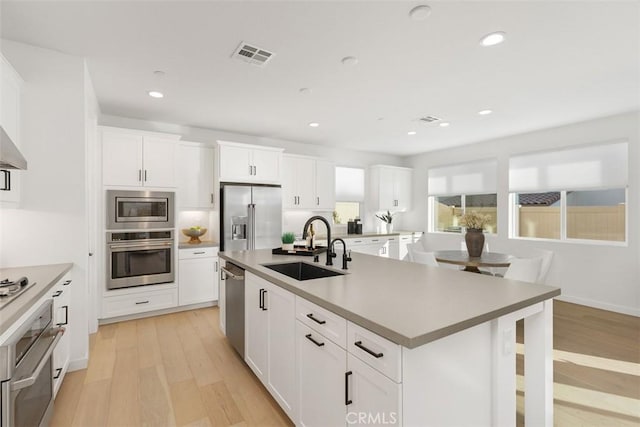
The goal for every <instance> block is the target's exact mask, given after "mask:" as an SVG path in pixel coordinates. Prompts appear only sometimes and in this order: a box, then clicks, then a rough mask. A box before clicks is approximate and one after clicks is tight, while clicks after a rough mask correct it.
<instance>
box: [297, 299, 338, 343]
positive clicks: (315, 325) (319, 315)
mask: <svg viewBox="0 0 640 427" xmlns="http://www.w3.org/2000/svg"><path fill="white" fill-rule="evenodd" d="M296 318H297V319H298V320H300V321H301V322H302V323H304V324H305V325H307V326H308V327H310V328H311V329H313V330H315V331H316V332H318V333H320V334H322V335H324V336H325V337H326V338H328V339H330V340H331V341H333V342H334V343H336V344H338V345H339V346H340V347H342V348H344V349H346V348H347V321H346V320H345V319H344V318H342V317H340V316H338V315H337V314H334V313H332V312H330V311H329V310H327V309H324V308H322V307H320V306H318V305H316V304H314V303H312V302H310V301H307V300H306V299H304V298H300V297H296Z"/></svg>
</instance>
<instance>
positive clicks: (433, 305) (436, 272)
mask: <svg viewBox="0 0 640 427" xmlns="http://www.w3.org/2000/svg"><path fill="white" fill-rule="evenodd" d="M219 255H220V257H221V258H223V259H225V260H228V261H231V262H233V263H235V264H237V265H239V266H240V267H243V268H244V269H246V270H248V271H251V272H252V273H254V274H255V275H257V276H260V277H262V278H264V279H266V280H268V281H270V282H272V283H274V284H276V285H278V286H280V287H282V288H284V289H286V290H288V291H291V292H293V293H294V294H296V295H299V296H301V297H303V298H305V299H307V300H309V301H311V302H313V303H315V304H318V305H319V306H321V307H324V308H326V309H327V310H329V311H332V312H334V313H336V314H338V315H340V316H342V317H344V318H346V319H347V320H350V321H352V322H353V323H356V324H358V325H360V326H362V327H364V328H366V329H369V330H370V331H372V332H375V333H377V334H378V335H380V336H383V337H385V338H387V339H389V340H390V341H393V342H395V343H397V344H400V345H402V346H404V347H407V348H415V347H418V346H421V345H423V344H426V343H428V342H431V341H435V340H437V339H439V338H442V337H445V336H448V335H451V334H454V333H456V332H459V331H461V330H464V329H467V328H470V327H472V326H475V325H478V324H480V323H484V322H486V321H489V320H492V319H495V318H497V317H499V316H502V315H504V314H507V313H510V312H513V311H516V310H519V309H521V308H524V307H527V306H530V305H533V304H535V303H537V302H540V301H544V300H547V299H550V298H553V297H555V296H558V295H560V289H559V288H556V287H552V286H545V285H537V284H532V283H524V282H518V281H515V280H507V279H503V278H499V277H493V276H487V275H482V274H475V273H468V272H463V271H455V270H451V269H446V268H439V267H429V266H425V265H422V264H416V263H410V262H404V261H398V260H395V259H388V258H382V257H377V256H372V255H365V254H360V253H353V254H352V255H351V256H352V258H353V261H352V262H350V263H349V270H348V274H346V275H344V276H334V277H328V278H324V279H315V280H307V281H301V282H299V281H297V280H295V279H291V278H289V277H287V276H284V275H282V274H279V273H276V272H275V271H273V270H270V269H267V268H265V267H263V266H262V264H275V263H282V262H290V261H304V262H310V261H311V260H307V259H303V258H302V257H296V256H283V255H272V254H271V250H269V249H266V250H265V249H263V250H257V251H234V252H221V253H220V254H219ZM320 261H321V262H320V264H319V265H320V266H324V261H325V257H324V256H320ZM334 264H336V265H335V266H334V267H335V268H334V269H336V270H337V271H342V270H340V265H341V261H340V260H339V259H337V258H336V259H334Z"/></svg>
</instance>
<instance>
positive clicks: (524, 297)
mask: <svg viewBox="0 0 640 427" xmlns="http://www.w3.org/2000/svg"><path fill="white" fill-rule="evenodd" d="M220 257H221V258H222V259H224V260H227V261H230V262H232V263H234V264H235V265H237V266H239V267H241V268H243V269H245V270H246V271H247V272H248V273H247V275H246V276H247V287H246V289H247V291H246V292H247V293H246V297H245V301H246V302H247V306H246V308H245V328H246V329H245V330H246V331H247V336H246V338H245V343H246V344H247V347H248V349H247V355H246V357H245V360H246V361H247V363H248V364H249V366H250V367H252V369H254V372H256V366H252V364H254V363H253V361H252V360H251V354H250V351H249V349H250V347H251V343H250V341H251V337H252V331H251V330H250V328H251V325H252V319H251V312H252V311H251V310H252V308H253V307H251V305H255V304H253V303H254V301H253V300H252V298H253V296H252V295H251V286H249V283H250V282H252V281H253V282H256V283H258V286H259V287H260V293H259V296H258V299H257V300H256V302H257V303H258V307H259V308H260V310H262V311H264V310H265V308H264V307H265V306H267V305H268V304H267V302H266V301H270V299H269V298H270V297H269V298H267V297H266V296H265V295H266V294H267V293H268V291H265V289H273V290H274V291H275V290H282V292H286V293H287V294H289V293H290V294H291V295H292V297H289V296H286V295H285V297H283V299H282V302H283V304H284V303H285V302H286V301H287V298H288V300H295V303H293V304H295V308H294V313H293V318H292V319H291V322H293V324H294V325H293V326H292V327H289V326H286V327H285V328H284V329H283V330H281V331H280V333H279V335H275V334H274V335H273V337H276V338H277V341H278V343H279V344H278V345H280V344H282V343H283V342H284V341H283V340H284V338H283V337H285V336H286V335H287V334H288V333H293V334H294V335H295V336H296V338H295V340H296V341H295V349H296V350H295V354H296V357H295V360H294V359H293V356H292V359H291V362H292V366H293V365H295V366H298V368H297V371H296V372H295V375H294V376H293V377H294V385H293V386H292V387H293V388H292V389H290V390H289V393H292V394H295V395H296V398H289V399H288V401H287V399H284V398H283V396H282V393H278V390H276V389H275V388H274V387H271V388H270V387H269V386H267V388H268V389H269V390H270V391H271V392H272V394H274V397H275V398H276V400H277V401H278V402H279V403H280V404H281V406H283V409H285V412H287V413H288V414H289V416H290V417H292V419H293V420H294V421H295V422H296V423H300V424H301V423H304V424H309V423H308V422H305V420H304V419H303V418H304V416H308V415H309V414H310V413H312V412H313V411H311V410H305V405H304V401H305V399H304V396H302V397H301V393H302V391H303V390H301V388H304V387H303V386H304V381H303V378H302V377H304V375H305V373H304V371H301V370H300V365H301V364H303V361H304V360H305V359H304V357H302V356H301V355H302V354H304V351H303V350H301V349H300V342H301V340H300V336H302V338H303V339H304V338H307V341H308V340H310V336H311V334H310V333H307V334H304V335H300V334H299V333H298V334H297V335H296V331H297V329H299V328H301V327H302V328H304V327H306V326H309V327H312V330H313V331H314V332H317V333H321V331H320V330H319V329H317V328H319V326H317V324H320V323H319V322H318V321H317V318H318V317H319V316H320V317H322V316H323V315H324V316H326V317H331V316H335V317H336V319H338V320H337V321H338V322H339V321H340V320H339V319H343V320H344V321H345V323H346V329H347V332H346V338H345V340H344V344H345V347H346V350H347V351H348V352H349V353H348V357H351V352H352V351H353V354H354V355H356V356H357V357H356V358H360V359H362V360H363V361H364V362H365V363H366V364H367V365H369V366H371V367H373V368H376V369H378V370H379V371H380V372H382V373H383V374H384V375H386V377H388V378H389V379H391V380H392V381H393V382H395V384H397V394H398V395H399V397H398V399H399V400H398V402H397V404H396V405H395V407H397V409H398V412H399V413H398V414H396V415H395V416H394V417H393V418H394V420H395V423H396V424H403V425H494V426H497V425H515V420H516V409H515V398H516V394H515V384H516V376H515V322H516V321H517V320H519V319H522V318H524V319H525V336H526V338H525V339H526V342H527V346H526V358H525V363H526V365H525V370H526V372H527V378H526V382H525V396H526V397H525V411H526V414H527V415H526V420H527V423H529V424H531V425H552V424H553V413H552V404H553V396H552V385H553V379H552V378H553V375H552V353H551V351H552V298H553V297H555V296H557V295H559V294H560V290H559V289H558V288H555V287H550V286H544V285H536V284H530V283H521V282H517V281H511V280H505V279H502V278H496V277H490V276H482V275H471V274H468V273H464V272H459V271H453V270H448V269H441V268H434V267H427V266H424V265H420V264H414V263H407V262H402V261H397V260H392V259H384V258H380V257H375V256H369V255H364V254H353V255H352V257H353V261H352V262H351V263H349V269H348V270H347V271H342V270H341V269H340V268H339V264H340V263H339V262H338V260H337V259H336V262H335V264H337V266H334V267H333V270H335V271H341V272H346V274H344V275H339V276H334V277H327V278H322V279H314V280H307V281H298V280H295V279H292V278H289V277H287V276H285V275H283V274H280V273H277V272H275V271H273V270H271V269H268V268H267V267H265V266H264V265H265V264H267V265H268V264H274V263H284V262H295V261H300V260H301V259H300V257H295V256H278V255H272V254H271V251H270V250H258V251H239V252H222V253H220ZM320 258H321V262H320V263H319V264H318V265H320V266H324V257H323V256H322V257H320ZM303 261H305V262H310V263H312V262H311V260H308V261H307V260H303ZM312 264H313V263H312ZM259 281H263V282H259ZM269 284H270V285H269ZM263 285H264V286H263ZM269 286H272V287H269ZM273 286H275V288H273ZM282 292H281V293H282ZM276 293H277V292H276ZM283 295H284V294H283ZM274 301H276V300H274ZM283 306H284V305H283ZM316 306H317V311H318V313H319V314H316V315H315V316H313V315H312V316H311V317H315V319H311V320H313V321H309V322H307V320H308V319H305V317H309V314H306V315H305V314H302V315H301V313H302V311H301V310H302V309H299V307H305V308H308V307H311V309H309V310H307V311H313V308H314V307H316ZM303 311H304V310H303ZM284 318H285V317H283V316H280V318H279V320H280V324H281V325H284V324H285V323H284V321H283V319H284ZM293 319H297V320H293ZM323 321H325V320H323ZM305 322H306V323H305ZM267 323H268V322H267ZM303 323H304V324H303ZM296 324H297V327H296V326H295V325H296ZM287 325H288V324H287ZM305 325H306V326H305ZM316 326H317V328H315V329H314V327H316ZM305 330H306V329H305ZM288 331H289V332H288ZM291 331H293V332H291ZM367 333H373V334H375V336H373V334H372V339H371V342H370V343H369V346H368V347H366V346H365V345H364V344H366V339H361V337H363V336H365V335H366V334H367ZM254 335H255V334H254ZM308 335H309V336H308ZM316 335H317V334H316ZM266 336H267V337H270V336H271V335H269V334H267V335H266ZM314 336H315V335H313V336H311V338H313V337H314ZM320 337H321V338H323V339H324V338H327V339H328V340H331V342H335V343H336V344H338V345H340V344H341V340H342V338H341V337H340V333H337V334H334V335H331V334H330V333H326V334H325V335H320ZM353 337H355V339H357V341H354V342H351V341H353V340H352V339H351V338H353ZM358 337H360V338H358ZM378 338H379V340H378ZM314 340H315V341H314V342H318V339H316V338H314ZM376 341H378V344H379V345H381V346H384V343H385V342H388V343H389V346H390V347H389V348H390V350H388V351H385V352H382V351H379V350H375V349H374V350H372V349H371V348H372V346H373V347H376ZM303 342H304V341H303ZM325 342H326V343H327V346H329V345H330V344H331V342H327V341H323V342H322V343H321V344H322V345H319V344H317V343H316V344H315V345H317V346H318V347H324V345H325ZM266 345H267V346H268V345H270V344H269V343H267V344H266ZM354 345H355V347H354ZM393 346H397V350H396V349H394V348H393ZM281 347H286V345H281ZM363 347H366V349H365V350H363ZM326 348H328V347H326ZM378 348H379V347H378ZM396 352H397V354H398V357H397V359H398V360H397V361H395V360H392V363H390V364H387V365H385V363H383V362H382V360H383V359H385V357H389V358H390V359H393V356H394V353H396ZM383 353H384V355H385V356H382V354H383ZM336 354H337V353H336ZM367 357H369V359H368V358H367ZM349 360H351V359H349ZM354 362H358V361H357V360H355V358H354ZM358 363H360V362H358ZM254 365H255V364H254ZM391 365H394V366H391ZM318 369H320V368H319V367H318ZM345 370H346V368H345ZM346 372H347V373H348V372H351V370H347V371H346ZM343 375H345V385H344V387H345V390H346V392H345V393H346V394H347V395H348V394H349V393H348V392H349V388H350V386H349V375H351V374H349V375H347V374H346V373H343ZM258 376H260V375H258ZM261 379H262V380H263V381H264V380H265V379H263V378H261ZM266 380H267V383H269V381H268V378H266ZM352 388H355V386H352ZM356 394H357V393H356ZM278 395H279V396H278ZM365 395H366V393H365ZM350 400H352V401H353V402H355V401H356V399H355V398H354V399H347V397H345V400H344V402H343V404H344V405H346V406H347V410H350V408H349V405H350V404H351V403H352V402H349V401H350ZM283 402H284V403H285V404H284V405H283ZM347 403H349V404H347ZM287 405H288V407H287ZM365 406H366V405H365ZM378 406H380V405H378ZM382 406H384V405H382ZM343 409H344V407H343ZM320 413H322V411H321V412H320ZM345 416H346V415H345ZM335 419H336V420H337V419H338V418H337V417H336V418H335ZM343 420H346V418H343ZM307 421H308V419H307ZM378 421H380V420H379V419H378ZM387 421H389V419H387ZM311 424H312V423H311ZM392 424H393V423H392Z"/></svg>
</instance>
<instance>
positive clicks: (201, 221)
mask: <svg viewBox="0 0 640 427" xmlns="http://www.w3.org/2000/svg"><path fill="white" fill-rule="evenodd" d="M177 220H178V221H177V225H176V234H177V235H178V241H179V242H186V241H188V240H189V238H188V237H187V236H185V235H184V234H182V229H183V228H189V227H195V226H200V227H203V228H206V229H207V232H206V234H205V235H204V236H202V237H201V238H200V239H201V240H207V241H209V240H211V241H214V242H217V241H218V212H216V211H208V210H207V211H178V218H177Z"/></svg>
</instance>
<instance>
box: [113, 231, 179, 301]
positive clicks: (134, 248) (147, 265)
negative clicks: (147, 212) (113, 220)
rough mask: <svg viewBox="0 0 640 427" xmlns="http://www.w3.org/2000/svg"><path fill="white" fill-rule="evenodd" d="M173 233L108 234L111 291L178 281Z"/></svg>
mask: <svg viewBox="0 0 640 427" xmlns="http://www.w3.org/2000/svg"><path fill="white" fill-rule="evenodd" d="M173 259H174V240H173V230H159V231H120V232H108V233H107V260H108V266H107V267H108V275H107V288H108V289H119V288H128V287H132V286H144V285H155V284H159V283H170V282H173V281H174V278H175V272H174V270H173Z"/></svg>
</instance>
